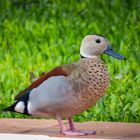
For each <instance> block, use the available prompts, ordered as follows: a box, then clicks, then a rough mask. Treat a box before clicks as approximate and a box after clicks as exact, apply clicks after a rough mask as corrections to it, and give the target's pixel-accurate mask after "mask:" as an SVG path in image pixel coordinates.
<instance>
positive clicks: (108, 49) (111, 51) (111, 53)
mask: <svg viewBox="0 0 140 140" xmlns="http://www.w3.org/2000/svg"><path fill="white" fill-rule="evenodd" d="M104 53H105V54H108V55H110V56H112V57H115V58H118V59H121V60H125V57H124V56H122V55H120V54H118V53H117V52H115V51H114V50H113V49H112V47H111V45H108V46H107V49H106V50H104Z"/></svg>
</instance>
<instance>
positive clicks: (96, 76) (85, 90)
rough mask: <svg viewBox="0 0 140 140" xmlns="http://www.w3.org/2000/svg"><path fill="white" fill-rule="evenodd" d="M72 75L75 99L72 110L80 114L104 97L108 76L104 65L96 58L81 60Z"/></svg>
mask: <svg viewBox="0 0 140 140" xmlns="http://www.w3.org/2000/svg"><path fill="white" fill-rule="evenodd" d="M74 73H75V75H74V79H73V78H72V79H71V80H70V81H71V82H73V88H74V90H75V91H76V92H75V94H76V95H75V98H77V104H75V106H76V108H75V109H74V110H75V112H77V113H80V112H82V111H85V110H86V109H88V108H90V107H92V106H93V105H94V104H95V103H96V102H97V100H98V99H99V98H100V97H101V96H103V95H104V93H105V90H106V89H107V87H108V84H109V76H108V71H107V68H106V66H105V64H104V63H103V61H102V60H100V59H99V58H97V57H96V58H92V59H89V58H84V59H81V60H80V61H79V67H78V69H77V70H76V71H75V72H74ZM72 77H73V76H72ZM74 110H73V111H74Z"/></svg>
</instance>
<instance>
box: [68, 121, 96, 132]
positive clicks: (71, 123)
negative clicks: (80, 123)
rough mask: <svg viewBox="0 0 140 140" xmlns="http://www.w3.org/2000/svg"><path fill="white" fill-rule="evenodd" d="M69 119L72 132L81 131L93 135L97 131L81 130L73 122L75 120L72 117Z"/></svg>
mask: <svg viewBox="0 0 140 140" xmlns="http://www.w3.org/2000/svg"><path fill="white" fill-rule="evenodd" d="M68 121H69V125H70V130H71V131H72V132H79V133H84V134H85V135H92V134H96V131H81V130H77V129H76V127H75V125H74V123H73V120H72V118H68Z"/></svg>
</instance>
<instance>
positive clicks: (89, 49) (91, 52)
mask: <svg viewBox="0 0 140 140" xmlns="http://www.w3.org/2000/svg"><path fill="white" fill-rule="evenodd" d="M102 53H104V54H108V55H110V56H113V57H115V58H118V59H121V60H124V59H125V57H124V56H122V55H120V54H118V53H117V52H115V51H114V50H113V49H112V47H111V45H110V43H109V42H108V40H107V39H106V38H105V37H104V36H101V35H87V36H86V37H85V38H84V39H83V40H82V43H81V48H80V54H81V57H84V58H92V57H97V56H99V55H100V54H102Z"/></svg>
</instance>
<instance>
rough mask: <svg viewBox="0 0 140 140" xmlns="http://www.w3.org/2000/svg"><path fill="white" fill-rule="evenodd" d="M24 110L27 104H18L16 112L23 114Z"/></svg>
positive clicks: (21, 102)
mask: <svg viewBox="0 0 140 140" xmlns="http://www.w3.org/2000/svg"><path fill="white" fill-rule="evenodd" d="M24 108H25V104H24V102H23V101H20V102H18V103H17V104H16V106H15V111H16V112H20V113H23V112H24Z"/></svg>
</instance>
